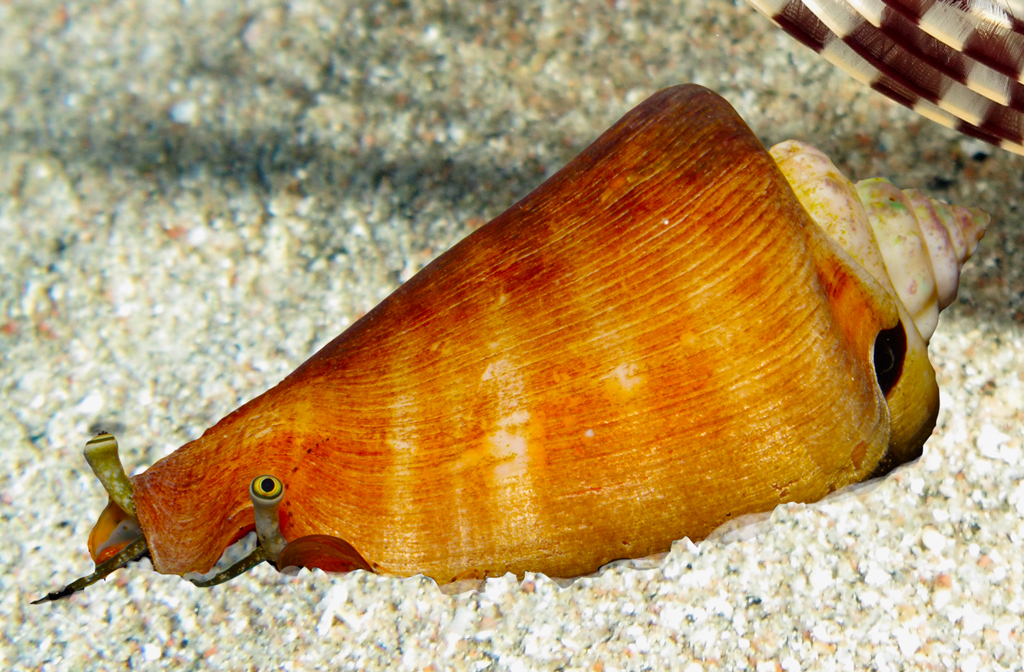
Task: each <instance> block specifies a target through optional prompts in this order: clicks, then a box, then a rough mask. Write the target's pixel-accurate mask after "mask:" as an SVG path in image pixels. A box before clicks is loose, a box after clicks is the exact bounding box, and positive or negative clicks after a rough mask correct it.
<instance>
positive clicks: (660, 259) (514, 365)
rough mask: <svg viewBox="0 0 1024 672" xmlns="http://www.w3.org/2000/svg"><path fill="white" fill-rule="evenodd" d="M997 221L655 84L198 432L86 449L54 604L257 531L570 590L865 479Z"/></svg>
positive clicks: (312, 559) (915, 409)
mask: <svg viewBox="0 0 1024 672" xmlns="http://www.w3.org/2000/svg"><path fill="white" fill-rule="evenodd" d="M812 217H813V219H812ZM987 222H988V216H987V215H985V214H984V213H982V212H980V211H978V210H974V209H970V210H969V209H966V208H961V207H956V206H949V205H946V204H944V203H940V202H938V201H933V200H930V199H928V198H926V197H924V196H922V195H921V194H919V193H918V192H916V191H906V192H901V191H899V190H898V189H896V188H895V187H893V186H892V185H891V184H890V183H889V182H887V181H885V180H868V181H865V182H861V183H860V184H857V185H854V184H852V183H850V182H849V181H848V180H847V179H846V178H845V177H843V176H842V174H840V173H839V171H838V170H836V168H835V167H834V166H833V165H832V164H831V163H830V162H829V161H828V159H826V158H825V157H824V156H823V155H822V154H821V153H820V152H818V151H817V150H815V149H813V148H812V147H809V146H807V145H804V144H802V143H798V142H786V143H783V144H781V145H779V146H777V147H775V148H774V149H773V150H772V151H771V153H769V152H767V151H765V150H764V148H763V147H762V146H761V144H760V143H759V142H758V140H757V138H756V137H754V135H753V134H752V133H751V131H750V130H749V129H748V128H747V126H746V124H744V123H743V121H742V120H741V119H740V118H739V116H738V115H737V114H736V112H735V110H733V109H732V108H731V107H730V106H729V104H728V103H726V102H725V101H724V100H723V99H722V98H720V97H719V96H718V95H716V94H714V93H712V92H711V91H708V90H707V89H704V88H702V87H699V86H693V85H691V86H679V87H674V88H670V89H665V90H663V91H660V92H658V93H656V94H655V95H654V96H652V97H651V98H649V99H648V100H647V101H645V102H644V103H642V104H641V105H640V106H639V107H637V108H636V109H634V110H632V111H631V112H629V113H628V114H626V116H625V117H623V118H622V119H621V120H620V121H619V122H618V123H616V124H615V125H614V126H613V127H612V128H611V129H610V130H608V131H607V132H605V133H604V134H603V135H602V136H601V137H600V138H598V139H597V140H596V141H595V142H594V143H593V144H592V145H591V146H590V147H588V148H587V149H586V150H585V151H584V152H583V153H582V154H580V155H579V156H578V157H576V158H575V159H573V160H572V161H571V162H569V164H568V165H566V166H565V167H564V168H563V169H562V170H560V171H559V172H558V173H556V174H555V175H553V176H552V177H551V178H550V179H548V180H547V181H546V182H544V183H543V184H542V185H541V186H540V187H538V188H537V189H536V190H535V191H533V192H532V193H531V194H529V195H528V196H527V197H525V198H524V199H523V200H521V201H519V202H518V203H516V204H515V205H513V206H512V207H511V208H510V209H509V210H507V211H506V212H505V213H503V214H502V215H500V216H498V217H497V218H496V219H494V220H493V221H491V222H490V223H489V224H487V225H486V226H484V227H482V228H480V229H479V230H477V231H475V232H474V233H473V234H471V235H470V236H468V237H467V238H466V239H465V240H463V241H462V242H460V243H459V244H458V245H456V246H454V247H453V248H452V249H451V250H449V251H448V252H446V253H445V254H443V255H441V256H440V257H439V258H437V259H436V260H435V261H434V262H433V263H431V264H430V265H429V266H427V267H426V268H424V269H423V270H422V271H421V272H420V273H418V274H417V275H416V276H415V277H413V278H412V279H411V280H409V281H408V282H406V283H405V284H404V285H403V286H401V287H400V288H399V289H397V290H396V291H395V292H394V293H393V294H392V295H391V296H390V297H388V298H387V299H385V300H384V301H383V302H382V303H381V304H380V305H378V306H377V307H376V308H374V309H373V310H372V311H370V312H369V313H368V314H366V315H365V316H364V317H362V318H361V319H360V320H359V321H358V322H356V323H355V324H354V325H352V327H351V328H349V329H348V330H347V331H345V332H344V333H343V334H341V335H340V336H338V337H337V338H336V339H334V340H333V341H332V342H331V343H329V344H328V345H327V346H325V347H324V348H323V349H322V350H320V351H319V352H317V353H316V354H315V355H313V356H312V357H311V358H310V359H309V360H308V361H306V362H305V363H304V364H302V365H301V366H300V367H299V368H298V369H296V370H295V371H294V372H293V373H292V374H291V375H289V376H288V377H287V378H285V379H284V380H283V381H282V382H281V383H280V384H278V385H277V386H276V387H274V388H272V389H270V390H268V391H267V392H265V393H264V394H262V395H260V396H259V397H257V398H255V399H253V400H252V401H250V402H248V403H246V404H245V405H243V406H242V407H241V408H239V409H238V410H236V411H234V412H233V413H231V414H230V415H228V416H227V417H226V418H224V419H223V420H221V421H220V422H218V423H217V424H216V425H214V426H213V427H211V428H210V429H208V430H207V431H206V433H205V434H203V436H202V437H201V438H199V439H197V440H195V441H192V442H190V443H188V444H186V445H184V446H182V447H181V448H179V449H178V450H177V451H175V452H174V453H173V454H171V455H169V456H168V457H166V458H164V459H162V460H160V461H159V462H157V463H156V464H155V465H153V466H152V467H151V468H150V469H148V470H146V471H145V472H143V473H141V474H138V475H136V476H134V477H132V478H131V479H128V478H127V477H126V476H125V475H124V472H123V470H121V468H120V462H119V461H117V454H116V442H114V440H113V437H111V436H110V435H106V434H104V435H100V436H99V437H96V438H95V439H93V440H92V441H91V442H90V448H89V449H88V450H89V451H90V452H92V453H97V452H98V453H102V454H101V455H99V456H98V457H97V456H95V455H92V456H91V457H90V463H92V464H93V467H94V469H95V471H96V473H97V475H98V476H99V478H100V480H101V482H102V483H103V484H104V486H105V487H106V489H107V491H108V492H109V494H110V504H109V505H108V506H107V508H106V510H104V512H103V514H102V515H101V517H100V521H99V522H98V523H97V526H96V529H95V530H94V532H93V534H92V535H91V537H90V540H89V547H90V551H91V552H92V555H93V558H94V560H96V561H97V563H99V565H100V566H99V568H98V570H97V575H93V576H91V577H86V578H85V579H82V580H80V581H79V582H75V583H73V584H71V585H70V586H68V587H67V588H66V589H64V590H63V591H60V592H59V593H54V594H53V595H52V596H51V597H60V596H63V595H67V594H70V593H71V592H74V591H75V590H77V589H80V588H81V587H83V586H84V585H86V584H87V583H89V582H91V581H94V580H96V578H98V575H102V574H104V573H109V571H113V569H115V568H116V567H117V566H120V565H122V564H124V563H126V562H128V561H130V560H131V559H133V558H137V557H140V556H141V555H143V554H145V553H148V554H149V555H150V557H151V558H152V561H153V566H154V567H155V569H156V570H157V571H158V572H162V573H165V574H179V575H184V574H186V573H188V572H205V571H207V570H209V569H210V567H211V566H213V565H214V563H215V562H216V561H217V560H218V558H219V557H220V556H221V554H222V552H223V551H224V549H225V548H226V547H227V546H228V545H229V544H231V543H232V542H234V541H236V540H238V539H239V538H240V537H241V536H242V535H244V534H246V533H247V532H249V531H250V530H252V529H253V528H254V527H255V528H256V529H257V533H258V536H259V537H260V544H259V548H258V549H257V551H256V553H255V554H254V556H252V557H251V558H249V559H247V560H246V561H243V563H242V564H241V565H240V567H239V568H238V569H235V570H229V575H232V576H233V575H234V574H235V573H237V572H238V571H242V570H244V569H246V568H247V567H249V566H252V564H255V563H256V562H260V561H262V560H264V559H268V560H271V561H272V562H274V563H275V564H276V565H277V566H278V567H279V568H283V567H284V566H287V565H296V566H306V567H313V566H315V567H320V568H323V569H328V570H334V571H348V570H350V569H357V568H362V569H366V570H369V571H374V572H379V573H381V574H386V575H393V576H410V575H414V574H418V573H422V574H425V575H427V576H429V577H432V578H433V579H435V580H436V581H437V582H438V583H441V584H443V583H448V582H451V581H455V580H460V579H466V578H477V579H479V578H483V577H487V576H496V575H499V576H500V575H503V574H505V573H506V572H513V573H515V574H517V575H522V574H523V573H524V572H526V571H534V572H542V573H544V574H547V575H548V576H554V577H572V576H578V575H581V574H586V573H589V572H592V571H595V570H596V569H598V568H599V567H600V566H602V565H604V564H606V563H608V562H610V561H612V560H615V559H619V558H627V557H642V556H646V555H651V554H654V553H657V552H661V551H665V550H668V548H669V546H670V545H671V543H672V542H673V541H674V540H678V539H682V538H683V537H689V538H690V539H692V540H699V539H702V538H704V537H705V536H706V535H707V534H708V533H709V532H711V531H712V530H713V529H715V528H716V527H717V526H719V525H720V524H722V523H723V522H726V521H728V520H730V519H734V518H735V517H738V516H740V515H743V514H747V513H752V512H761V511H769V510H771V509H772V508H773V507H775V506H776V505H777V504H779V503H780V502H791V501H804V502H809V501H814V500H817V499H819V498H821V497H823V496H825V495H826V494H828V493H829V492H832V491H834V490H836V489H838V488H842V487H844V486H846V485H848V484H850V483H855V482H858V481H861V480H863V479H865V478H868V477H871V476H874V475H879V474H883V473H885V472H887V471H889V470H890V469H892V468H893V467H894V466H896V465H898V464H901V463H904V462H906V461H908V460H912V459H914V458H915V457H917V456H918V455H919V454H920V452H921V448H922V444H923V443H924V441H925V440H926V439H927V438H928V436H929V435H930V433H931V430H932V428H933V425H934V423H935V418H936V413H937V411H938V389H937V387H936V383H935V376H934V371H933V369H932V367H931V365H930V364H929V362H928V356H927V340H928V337H929V336H930V335H931V333H932V330H933V329H934V328H935V323H936V320H937V316H938V310H939V308H941V307H944V306H946V305H948V304H949V303H950V302H951V301H952V300H953V299H954V297H955V295H956V286H957V278H958V274H959V271H960V268H961V266H962V264H963V263H964V261H965V260H966V259H967V257H968V256H969V255H970V254H971V252H972V251H973V250H974V248H975V246H976V245H977V243H978V240H979V239H980V237H981V236H982V235H983V232H984V229H985V226H986V225H987ZM887 269H888V270H887ZM100 449H102V450H100ZM254 511H255V513H254ZM217 580H218V579H214V581H217ZM45 599H47V598H44V600H45Z"/></svg>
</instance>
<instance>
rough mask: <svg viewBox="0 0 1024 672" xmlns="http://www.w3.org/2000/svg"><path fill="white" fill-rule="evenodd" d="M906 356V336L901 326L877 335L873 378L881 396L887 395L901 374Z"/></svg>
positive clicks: (898, 325)
mask: <svg viewBox="0 0 1024 672" xmlns="http://www.w3.org/2000/svg"><path fill="white" fill-rule="evenodd" d="M906 355H907V334H906V332H905V331H903V325H902V324H897V325H896V326H895V327H893V328H892V329H886V330H885V331H881V332H879V333H878V337H877V338H875V360H874V362H875V377H876V378H877V379H878V386H879V387H880V388H882V394H884V395H888V394H889V392H890V391H891V390H892V388H893V387H895V386H896V383H897V382H898V381H899V379H900V376H901V375H902V374H903V359H904V357H906Z"/></svg>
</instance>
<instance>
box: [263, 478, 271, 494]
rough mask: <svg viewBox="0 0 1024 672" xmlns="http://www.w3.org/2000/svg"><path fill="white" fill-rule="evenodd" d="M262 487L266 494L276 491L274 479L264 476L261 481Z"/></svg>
mask: <svg viewBox="0 0 1024 672" xmlns="http://www.w3.org/2000/svg"><path fill="white" fill-rule="evenodd" d="M260 489H262V490H263V493H264V494H267V495H269V494H270V493H271V492H273V491H274V479H272V478H264V479H263V480H262V481H260Z"/></svg>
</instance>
